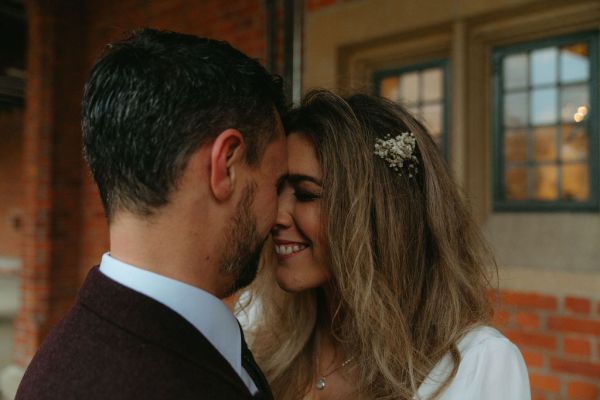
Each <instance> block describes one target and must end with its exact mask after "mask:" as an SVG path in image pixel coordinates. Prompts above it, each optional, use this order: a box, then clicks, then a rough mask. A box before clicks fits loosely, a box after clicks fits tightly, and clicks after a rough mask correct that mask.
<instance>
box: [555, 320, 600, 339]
mask: <svg viewBox="0 0 600 400" xmlns="http://www.w3.org/2000/svg"><path fill="white" fill-rule="evenodd" d="M548 328H550V329H551V330H555V331H559V332H574V333H584V334H588V335H596V336H600V320H592V319H582V318H571V317H550V318H548Z"/></svg>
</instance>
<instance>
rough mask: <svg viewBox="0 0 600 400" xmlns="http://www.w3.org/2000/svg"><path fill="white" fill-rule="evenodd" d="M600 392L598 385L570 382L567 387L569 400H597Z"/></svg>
mask: <svg viewBox="0 0 600 400" xmlns="http://www.w3.org/2000/svg"><path fill="white" fill-rule="evenodd" d="M599 392H600V390H599V388H598V384H593V383H588V382H569V384H568V385H567V394H568V396H569V400H597V399H598V393H599Z"/></svg>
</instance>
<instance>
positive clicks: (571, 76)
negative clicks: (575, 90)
mask: <svg viewBox="0 0 600 400" xmlns="http://www.w3.org/2000/svg"><path fill="white" fill-rule="evenodd" d="M589 71H590V60H589V54H588V47H587V45H586V44H585V43H576V44H573V45H571V46H567V47H563V48H562V49H561V51H560V80H561V82H563V83H568V82H577V81H586V80H588V79H589V77H590V72H589Z"/></svg>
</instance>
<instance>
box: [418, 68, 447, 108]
mask: <svg viewBox="0 0 600 400" xmlns="http://www.w3.org/2000/svg"><path fill="white" fill-rule="evenodd" d="M421 79H423V101H440V100H441V99H442V93H443V75H442V69H441V68H430V69H426V70H425V71H423V75H421Z"/></svg>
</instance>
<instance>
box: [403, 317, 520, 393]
mask: <svg viewBox="0 0 600 400" xmlns="http://www.w3.org/2000/svg"><path fill="white" fill-rule="evenodd" d="M458 350H459V351H460V355H461V362H460V365H459V367H458V371H457V373H456V376H455V377H454V379H452V382H451V383H450V385H449V386H448V387H447V388H446V389H445V390H444V391H443V392H442V393H441V395H440V396H439V397H437V398H436V400H530V399H531V392H530V389H529V378H528V374H527V367H526V366H525V361H524V360H523V357H522V356H521V353H520V352H519V349H518V348H517V347H516V346H515V345H514V344H512V343H511V342H510V341H509V340H508V339H507V338H506V337H504V336H503V335H502V334H501V333H500V332H498V331H497V330H496V329H494V328H491V327H488V326H482V327H478V328H475V329H473V330H472V331H470V332H469V333H467V334H466V335H465V337H463V339H461V340H460V342H459V343H458ZM451 365H452V364H451V362H450V356H449V355H447V356H446V357H444V358H443V359H442V360H441V361H440V362H439V363H438V364H437V365H436V366H435V368H434V369H433V370H432V371H431V373H430V374H429V375H428V376H427V378H426V379H425V381H423V384H422V385H421V387H420V388H419V390H418V395H417V396H415V399H418V400H429V399H430V397H431V395H432V394H433V393H434V392H435V391H436V389H437V388H438V387H439V385H440V384H441V383H442V382H444V380H445V378H446V377H447V376H448V374H449V373H450V371H451Z"/></svg>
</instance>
